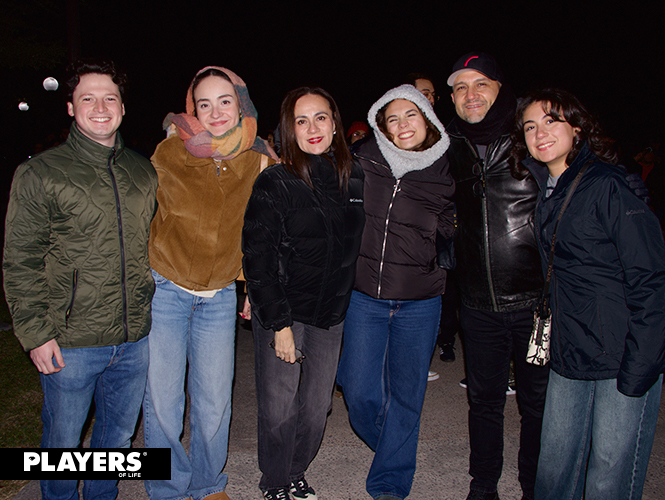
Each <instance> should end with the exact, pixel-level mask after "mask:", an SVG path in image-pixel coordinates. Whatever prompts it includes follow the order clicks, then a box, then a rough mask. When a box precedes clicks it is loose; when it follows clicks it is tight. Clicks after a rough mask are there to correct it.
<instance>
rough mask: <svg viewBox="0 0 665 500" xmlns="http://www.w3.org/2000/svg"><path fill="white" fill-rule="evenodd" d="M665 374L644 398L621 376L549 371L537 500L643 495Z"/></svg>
mask: <svg viewBox="0 0 665 500" xmlns="http://www.w3.org/2000/svg"><path fill="white" fill-rule="evenodd" d="M662 385H663V376H662V375H661V376H660V378H659V379H658V381H657V382H656V383H655V384H654V385H653V386H652V387H651V389H649V391H648V392H647V393H646V394H645V395H644V396H642V397H639V398H634V397H629V396H625V395H623V394H621V393H620V392H619V391H618V390H617V381H616V379H609V380H572V379H568V378H565V377H562V376H561V375H559V374H557V373H555V372H554V371H550V380H549V385H548V387H547V401H546V403H545V417H544V419H543V433H542V438H541V451H540V460H539V461H538V474H537V476H536V499H538V500H543V499H552V500H554V499H556V500H573V499H581V498H585V500H614V499H616V500H638V499H640V498H642V488H643V487H644V479H645V477H646V473H647V466H648V464H649V456H650V455H651V447H652V445H653V438H654V435H655V432H656V422H657V420H658V409H659V406H660V395H661V390H662Z"/></svg>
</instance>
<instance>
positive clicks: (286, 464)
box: [252, 317, 343, 491]
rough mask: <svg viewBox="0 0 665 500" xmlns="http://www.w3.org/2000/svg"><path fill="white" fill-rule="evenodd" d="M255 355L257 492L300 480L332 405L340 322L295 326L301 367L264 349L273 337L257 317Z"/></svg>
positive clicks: (295, 337)
mask: <svg viewBox="0 0 665 500" xmlns="http://www.w3.org/2000/svg"><path fill="white" fill-rule="evenodd" d="M252 328H253V330H254V353H255V366H254V369H255V373H256V395H257V400H258V437H259V443H258V452H259V469H261V472H262V473H263V475H262V476H261V480H260V481H259V488H261V490H264V491H265V490H268V489H271V488H285V487H288V486H289V483H290V482H291V481H297V480H299V479H302V478H303V476H304V475H305V471H306V470H307V467H308V466H309V464H310V462H311V461H312V460H313V459H314V457H315V456H316V453H317V452H318V451H319V447H320V446H321V441H322V439H323V431H324V429H325V427H326V420H327V417H328V412H329V411H330V409H331V405H332V394H333V387H334V385H335V373H336V372H337V362H338V360H339V349H340V346H341V344H342V330H343V324H339V325H335V326H331V327H330V328H329V329H323V328H317V327H315V326H311V325H305V324H303V323H294V324H293V326H292V327H291V329H292V330H293V338H294V340H295V344H296V347H297V348H298V349H300V350H301V351H302V353H303V354H304V355H305V359H303V362H302V364H298V363H294V364H290V363H285V362H284V361H282V360H281V359H279V358H278V357H277V356H275V350H274V349H271V348H270V347H269V344H270V342H271V341H272V340H273V339H274V337H275V334H274V332H273V331H272V330H266V329H264V328H263V327H262V326H261V325H260V323H259V321H258V320H257V319H256V317H255V318H254V319H253V321H252Z"/></svg>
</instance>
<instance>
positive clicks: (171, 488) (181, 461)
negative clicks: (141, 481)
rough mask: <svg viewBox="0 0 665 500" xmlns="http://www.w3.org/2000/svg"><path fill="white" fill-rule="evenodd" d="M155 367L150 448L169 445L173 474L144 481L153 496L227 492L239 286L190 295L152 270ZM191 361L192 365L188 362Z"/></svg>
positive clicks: (148, 411)
mask: <svg viewBox="0 0 665 500" xmlns="http://www.w3.org/2000/svg"><path fill="white" fill-rule="evenodd" d="M153 278H154V279H155V285H156V287H155V296H154V297H153V300H152V329H151V331H150V335H149V337H148V338H149V339H150V367H149V369H148V385H147V387H146V393H145V400H144V402H143V426H144V434H145V444H146V446H147V447H148V448H171V479H170V480H148V481H146V482H145V486H146V491H147V492H148V496H149V497H150V498H151V499H153V500H157V499H159V500H165V499H169V500H171V499H184V498H189V497H190V496H191V497H193V498H194V499H195V500H196V499H199V498H204V497H205V496H207V495H212V494H213V493H218V492H220V491H224V488H225V487H226V481H227V477H226V474H224V473H222V469H223V468H224V464H225V463H226V454H227V451H228V441H229V423H230V419H231V386H232V383H233V370H234V365H233V363H234V353H235V324H236V302H237V299H236V286H235V283H233V284H231V285H229V286H227V287H226V288H225V289H223V290H220V291H219V292H217V293H216V294H215V296H214V297H212V298H202V297H197V296H195V295H192V294H190V293H188V292H186V291H185V290H183V289H181V288H179V287H177V286H176V285H174V284H173V283H172V282H171V281H169V280H167V279H166V278H164V277H163V276H161V275H159V274H158V273H156V272H155V271H153ZM188 365H189V367H188ZM185 374H187V377H186V379H187V392H188V393H189V396H190V401H191V408H190V414H189V424H190V430H191V439H190V445H189V455H188V454H187V452H186V451H185V448H184V447H183V445H182V443H181V442H180V437H181V435H182V432H183V418H184V411H185Z"/></svg>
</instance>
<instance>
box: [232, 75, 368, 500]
mask: <svg viewBox="0 0 665 500" xmlns="http://www.w3.org/2000/svg"><path fill="white" fill-rule="evenodd" d="M280 130H281V132H282V149H281V153H282V163H280V164H277V165H274V166H272V167H269V168H267V169H266V170H264V171H263V172H262V173H261V174H260V175H259V177H258V179H257V180H256V183H255V184H254V189H253V191H252V195H251V197H250V199H249V203H248V205H247V211H246V213H245V225H244V227H243V242H242V251H243V254H244V258H243V265H244V271H245V278H246V279H247V289H248V295H249V300H250V303H251V311H252V328H253V330H254V347H255V374H256V388H257V398H258V413H259V415H258V453H259V468H260V469H261V472H262V473H263V475H262V477H261V480H260V482H259V487H260V488H261V490H262V491H263V493H264V498H266V499H268V500H287V499H288V498H290V497H289V493H291V495H293V497H294V498H297V499H305V498H307V499H310V500H315V499H316V496H315V493H314V490H313V489H312V488H311V487H310V486H309V485H308V484H307V481H306V480H305V477H304V476H305V471H306V469H307V467H308V465H309V463H310V462H311V461H312V459H313V458H314V457H315V456H316V452H317V451H318V449H319V446H320V444H321V440H322V438H323V430H324V428H325V424H326V417H327V413H328V411H329V410H330V407H331V404H332V392H333V386H334V382H335V373H336V370H337V362H338V359H339V353H340V346H341V342H342V331H343V324H344V316H345V314H346V309H347V307H348V305H349V299H350V296H351V288H352V286H353V282H354V277H355V264H356V258H357V257H358V250H359V247H360V237H361V234H362V230H363V225H364V212H363V172H362V169H361V168H360V166H359V165H358V164H357V163H355V162H354V161H353V159H352V157H351V154H350V153H349V150H348V147H347V146H346V143H345V141H344V130H343V127H342V121H341V118H340V115H339V111H338V109H337V105H336V104H335V101H334V100H333V98H332V97H331V96H330V94H328V93H327V92H326V91H324V90H323V89H318V88H307V87H302V88H299V89H296V90H292V91H291V92H289V93H288V94H287V95H286V97H285V98H284V102H283V103H282V110H281V121H280Z"/></svg>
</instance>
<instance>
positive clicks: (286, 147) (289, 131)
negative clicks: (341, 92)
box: [279, 87, 353, 191]
mask: <svg viewBox="0 0 665 500" xmlns="http://www.w3.org/2000/svg"><path fill="white" fill-rule="evenodd" d="M306 95H318V96H320V97H323V98H324V99H325V100H326V101H328V105H329V106H330V110H331V111H332V114H333V116H332V119H333V121H334V123H335V131H336V133H335V134H334V135H333V141H332V145H331V151H332V153H333V155H334V156H335V160H336V162H337V174H338V179H339V188H340V190H342V191H343V190H345V189H346V186H347V184H348V182H349V178H350V177H351V167H352V165H353V158H352V156H351V153H350V152H349V147H348V146H347V145H346V140H345V139H344V125H343V124H342V118H341V116H340V114H339V108H338V107H337V103H336V102H335V99H333V98H332V96H331V95H330V94H329V93H328V92H326V91H325V90H323V89H322V88H320V87H299V88H297V89H294V90H291V91H290V92H289V93H287V94H286V97H284V100H283V101H282V108H281V113H280V122H279V130H280V133H281V156H282V162H283V163H284V166H285V167H286V169H287V170H288V171H289V172H291V173H293V174H295V175H297V176H298V177H300V178H301V179H302V180H303V181H305V182H306V183H307V185H308V186H309V187H311V188H312V189H314V185H313V184H312V180H311V178H310V164H309V159H308V158H307V154H306V153H305V152H303V151H302V150H301V149H300V147H299V146H298V141H297V139H296V132H295V108H296V102H298V99H300V98H301V97H304V96H306ZM324 156H325V155H324Z"/></svg>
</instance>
